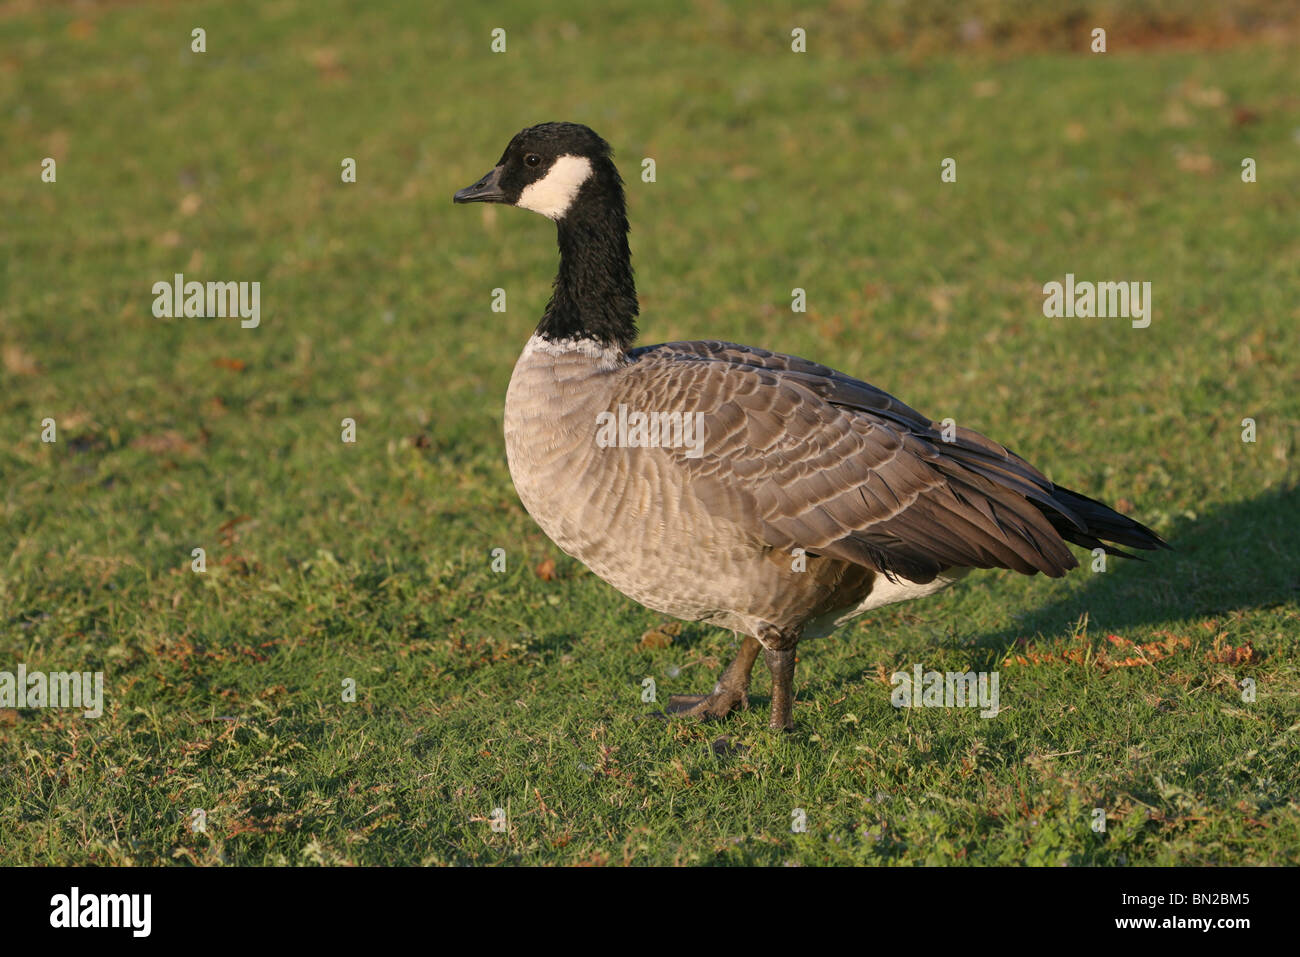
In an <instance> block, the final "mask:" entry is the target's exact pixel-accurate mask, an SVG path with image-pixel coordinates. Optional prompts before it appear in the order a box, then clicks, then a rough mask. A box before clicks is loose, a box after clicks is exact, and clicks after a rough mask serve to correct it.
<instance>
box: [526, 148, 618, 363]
mask: <svg viewBox="0 0 1300 957" xmlns="http://www.w3.org/2000/svg"><path fill="white" fill-rule="evenodd" d="M610 169H611V171H612V169H613V167H612V166H611V167H610ZM627 231H628V225H627V211H626V208H625V206H624V202H623V188H622V184H621V183H619V182H618V173H617V172H614V173H613V177H612V180H611V179H607V177H606V176H604V175H600V174H597V176H596V177H594V178H593V179H592V180H591V181H589V182H587V183H586V184H584V185H583V187H582V191H581V192H580V193H579V195H578V196H577V198H576V199H575V200H574V202H573V205H572V206H571V207H570V208H569V211H568V213H567V214H565V216H564V218H563V219H561V220H560V221H559V225H558V233H559V235H558V241H559V246H560V270H559V272H558V273H557V274H556V276H555V292H554V294H553V295H552V296H551V301H550V302H549V303H547V305H546V312H545V313H544V314H543V315H542V321H541V322H540V323H539V324H538V326H537V333H538V335H540V336H542V337H543V338H545V339H551V340H560V339H592V340H594V341H596V342H597V343H599V344H600V345H602V346H607V347H608V346H614V347H617V348H619V349H622V350H624V351H626V350H627V349H629V348H630V347H631V345H632V343H633V342H634V341H636V315H637V312H638V309H637V302H636V283H635V282H633V280H632V252H631V250H630V249H629V248H628V244H627Z"/></svg>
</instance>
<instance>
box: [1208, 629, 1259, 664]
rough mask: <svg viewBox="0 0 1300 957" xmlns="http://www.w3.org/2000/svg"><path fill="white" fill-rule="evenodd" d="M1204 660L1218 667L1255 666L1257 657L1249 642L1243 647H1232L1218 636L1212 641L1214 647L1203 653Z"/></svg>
mask: <svg viewBox="0 0 1300 957" xmlns="http://www.w3.org/2000/svg"><path fill="white" fill-rule="evenodd" d="M1205 660H1206V661H1212V662H1214V663H1215V664H1220V665H1257V664H1259V655H1258V654H1257V653H1256V652H1255V647H1254V646H1253V645H1252V644H1251V643H1250V642H1249V641H1248V642H1246V643H1245V644H1244V645H1239V646H1233V645H1231V644H1229V643H1227V642H1225V641H1224V640H1223V636H1222V635H1220V636H1219V637H1218V638H1215V639H1214V647H1213V648H1211V649H1210V650H1209V651H1207V652H1206V653H1205Z"/></svg>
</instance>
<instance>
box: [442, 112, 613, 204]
mask: <svg viewBox="0 0 1300 957" xmlns="http://www.w3.org/2000/svg"><path fill="white" fill-rule="evenodd" d="M611 190H613V191H616V193H617V197H618V200H619V205H620V206H621V200H622V183H621V181H620V180H619V176H618V171H617V170H616V169H615V168H614V164H613V161H612V160H611V159H610V148H609V144H608V143H606V142H605V141H604V140H602V139H601V138H600V137H599V136H597V135H596V134H595V133H594V132H593V131H592V130H591V129H590V128H588V127H586V126H583V125H582V124H581V123H542V124H540V125H538V126H530V127H528V129H526V130H521V131H520V132H519V133H516V134H515V137H514V139H512V140H511V141H510V145H509V146H507V147H506V151H505V152H504V153H502V154H501V159H500V160H499V161H498V162H497V165H496V167H495V168H493V169H492V171H491V172H489V173H488V174H487V175H486V176H484V177H483V178H482V179H480V180H479V181H478V182H477V183H475V184H474V185H473V186H467V187H466V188H465V189H462V190H460V191H459V192H458V193H456V195H455V196H454V197H452V198H453V200H454V201H455V202H457V203H506V204H508V205H510V206H518V207H520V208H521V209H530V210H532V211H533V212H535V213H541V214H542V215H543V216H546V217H547V218H549V219H554V220H557V221H558V220H562V219H564V217H565V215H566V214H567V213H568V212H569V210H570V209H572V208H573V206H574V204H575V203H576V202H577V201H578V198H579V195H580V194H581V195H586V194H592V193H595V192H597V191H611Z"/></svg>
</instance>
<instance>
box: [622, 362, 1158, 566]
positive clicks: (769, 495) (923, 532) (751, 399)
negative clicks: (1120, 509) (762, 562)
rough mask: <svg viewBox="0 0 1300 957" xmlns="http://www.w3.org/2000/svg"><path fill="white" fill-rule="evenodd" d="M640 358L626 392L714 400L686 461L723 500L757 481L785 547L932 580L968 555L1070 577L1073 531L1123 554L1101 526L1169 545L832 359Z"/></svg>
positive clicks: (704, 405) (749, 491)
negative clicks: (943, 430) (837, 367)
mask: <svg viewBox="0 0 1300 957" xmlns="http://www.w3.org/2000/svg"><path fill="white" fill-rule="evenodd" d="M630 358H631V360H632V362H633V363H634V367H633V369H630V370H629V371H630V372H632V371H634V373H635V374H633V375H629V376H628V378H627V382H628V392H629V394H628V395H625V396H623V397H622V399H621V401H625V402H628V404H629V407H635V408H642V409H650V408H658V409H666V410H673V409H677V410H682V411H701V412H703V413H704V416H705V424H706V433H705V434H706V436H707V443H706V445H705V455H704V457H703V458H702V459H686V458H683V459H681V460H680V461H681V464H682V465H683V466H684V467H686V468H687V469H688V470H690V471H691V472H692V475H693V478H694V479H695V481H696V483H697V484H698V485H702V486H706V487H705V488H700V489H699V492H701V493H703V494H704V495H705V496H706V498H708V497H710V495H712V496H713V497H715V498H716V499H717V501H718V502H719V504H720V506H721V505H723V504H728V503H729V504H731V505H735V503H736V500H735V498H734V496H735V493H736V492H737V491H738V490H739V491H741V492H742V493H743V495H742V499H743V500H745V501H749V502H751V503H752V505H753V507H754V509H755V511H756V513H757V517H758V518H759V519H760V520H761V522H762V524H763V528H764V529H765V532H764V535H765V538H766V539H768V541H769V543H770V544H772V545H774V546H778V547H794V546H800V547H803V548H805V549H807V550H809V551H811V552H814V553H816V554H823V555H829V556H832V557H837V558H840V559H842V560H845V561H850V562H853V563H854V564H860V565H866V566H868V567H872V568H876V569H879V570H881V571H884V572H886V573H887V574H889V575H891V576H892V575H901V576H903V577H905V578H909V579H912V580H914V581H929V580H931V579H932V578H933V577H934V576H935V575H936V574H938V573H939V572H940V571H942V570H944V569H947V568H958V567H961V568H964V567H974V568H1011V569H1014V570H1016V571H1020V572H1024V573H1026V574H1032V573H1034V572H1035V571H1041V572H1044V573H1045V574H1047V575H1050V576H1053V577H1056V576H1059V575H1062V574H1064V573H1065V572H1066V571H1067V570H1068V569H1070V568H1073V567H1075V565H1077V561H1076V560H1075V558H1074V556H1073V554H1072V553H1071V552H1070V550H1069V549H1068V548H1067V547H1066V546H1065V543H1064V541H1063V540H1062V539H1063V538H1064V539H1067V540H1069V541H1073V542H1075V543H1076V544H1081V545H1084V546H1086V547H1097V546H1099V545H1100V546H1101V547H1106V548H1107V550H1108V551H1114V552H1118V550H1113V549H1110V548H1109V546H1105V545H1104V544H1103V543H1101V542H1100V541H1098V540H1097V536H1103V537H1107V538H1109V539H1110V540H1112V541H1116V542H1119V543H1120V544H1126V545H1130V546H1132V547H1137V548H1153V547H1158V546H1160V545H1163V542H1160V540H1159V538H1158V537H1156V536H1155V535H1154V533H1153V532H1151V531H1150V530H1149V529H1146V528H1145V527H1144V526H1141V525H1139V524H1137V523H1136V522H1132V521H1131V520H1129V519H1127V518H1124V517H1123V516H1121V515H1119V514H1118V513H1115V512H1113V511H1111V510H1110V509H1109V508H1107V507H1106V506H1105V505H1102V504H1101V503H1100V502H1096V501H1094V500H1093V499H1089V498H1086V497H1085V496H1081V495H1078V494H1077V493H1073V492H1069V491H1068V490H1066V489H1061V488H1058V487H1057V486H1055V485H1053V484H1052V483H1051V482H1050V481H1049V480H1048V479H1047V478H1046V477H1045V476H1044V475H1042V473H1040V472H1038V471H1037V470H1036V469H1034V468H1033V467H1032V466H1030V465H1029V464H1028V463H1026V462H1025V461H1024V460H1023V459H1020V458H1018V457H1017V456H1015V455H1013V454H1012V453H1010V452H1008V451H1007V450H1006V449H1004V448H1003V447H1002V446H1000V445H997V444H996V443H994V442H992V441H990V440H989V439H987V438H985V437H984V436H982V435H980V434H979V433H977V432H972V431H970V430H969V429H958V430H957V434H956V436H955V440H954V441H953V442H943V440H942V438H941V437H940V434H939V432H938V431H937V430H936V429H935V427H934V424H933V423H931V422H930V420H928V419H926V418H925V417H924V416H922V415H921V414H920V413H918V412H916V411H915V410H914V409H911V408H909V407H908V406H906V405H904V404H903V403H901V402H899V401H898V400H897V399H894V398H893V397H892V396H890V395H888V394H887V393H884V392H882V391H880V390H879V389H876V388H875V387H873V386H870V385H868V384H867V383H864V382H860V381H858V380H856V379H852V378H850V377H848V376H845V375H843V374H842V373H838V372H835V371H834V370H831V369H829V368H827V367H825V366H820V365H818V364H816V363H813V362H809V361H807V360H804V359H798V358H795V357H792V356H783V355H780V354H777V353H770V352H767V351H765V350H760V349H750V348H747V347H743V346H736V345H732V344H730V343H721V342H682V343H668V344H665V345H661V346H649V347H645V348H642V349H637V350H633V352H632V353H630ZM710 484H717V485H720V486H725V490H724V488H723V487H718V488H715V489H713V490H712V491H711V492H710V490H709V489H708V488H707V486H709V485H710ZM737 486H739V489H738V488H737ZM1118 553H1119V554H1124V553H1122V552H1118Z"/></svg>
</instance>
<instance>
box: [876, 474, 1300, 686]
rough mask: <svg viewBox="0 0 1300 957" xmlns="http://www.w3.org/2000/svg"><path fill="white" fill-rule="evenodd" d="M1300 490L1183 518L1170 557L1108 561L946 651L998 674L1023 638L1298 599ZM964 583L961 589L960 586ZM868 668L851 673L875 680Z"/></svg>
mask: <svg viewBox="0 0 1300 957" xmlns="http://www.w3.org/2000/svg"><path fill="white" fill-rule="evenodd" d="M1298 528H1300V487H1297V486H1295V485H1292V486H1289V487H1285V488H1282V489H1278V490H1274V491H1270V492H1267V493H1265V494H1263V495H1260V496H1258V497H1256V498H1253V499H1250V500H1249V501H1244V502H1236V503H1232V504H1229V505H1224V506H1222V507H1219V508H1215V509H1212V510H1210V511H1207V512H1205V513H1204V514H1200V515H1197V516H1196V518H1190V517H1189V518H1184V519H1181V520H1180V521H1179V522H1178V524H1177V525H1176V526H1175V527H1174V528H1173V529H1166V530H1165V531H1167V533H1168V534H1167V538H1168V541H1169V544H1170V545H1171V546H1173V550H1172V551H1164V550H1160V551H1155V552H1143V553H1141V555H1142V558H1144V559H1145V561H1143V562H1141V563H1137V562H1132V561H1128V560H1125V559H1123V558H1108V559H1107V562H1108V564H1107V571H1106V572H1104V573H1091V572H1090V571H1089V566H1090V558H1089V556H1087V555H1082V554H1081V555H1080V556H1079V557H1080V565H1081V567H1080V568H1079V569H1076V570H1075V571H1074V572H1072V573H1071V574H1073V575H1086V576H1088V578H1089V579H1090V580H1089V582H1088V584H1087V585H1086V586H1085V587H1083V588H1081V589H1076V590H1074V591H1072V592H1071V593H1070V594H1068V595H1066V596H1064V597H1062V598H1060V599H1058V600H1056V601H1053V602H1050V603H1048V604H1045V605H1042V606H1041V607H1038V608H1035V609H1033V610H1032V611H1030V612H1028V613H1027V614H1025V615H1022V616H1019V617H1018V618H1017V619H1016V620H1015V621H1014V622H1011V621H1008V624H1007V625H1006V626H1005V627H1003V628H1000V629H998V630H997V631H994V632H985V633H983V634H978V635H976V636H974V637H975V642H974V646H973V647H972V646H971V644H970V637H972V636H969V635H967V636H965V639H964V640H963V639H962V638H961V637H960V636H958V637H955V638H954V639H953V640H951V641H948V642H941V643H940V647H946V648H951V650H954V651H956V650H963V649H964V650H965V651H966V653H967V654H968V655H969V657H970V658H971V667H972V668H974V669H975V670H977V671H978V670H989V669H994V668H996V667H997V665H998V664H999V663H1000V662H1001V661H1002V659H1003V657H1004V655H1005V654H1006V652H1007V650H1008V649H1009V648H1010V647H1011V646H1012V645H1013V644H1015V643H1016V642H1017V641H1019V640H1021V639H1030V640H1032V639H1033V638H1034V637H1035V636H1038V635H1047V636H1053V635H1061V634H1062V633H1064V632H1066V631H1068V630H1069V629H1071V628H1073V627H1074V626H1075V624H1076V623H1077V622H1079V621H1080V620H1081V619H1084V618H1085V617H1086V620H1087V624H1088V628H1089V629H1090V630H1092V631H1094V633H1095V632H1099V631H1103V630H1104V632H1113V633H1116V634H1121V635H1123V634H1124V632H1125V631H1131V630H1133V629H1138V628H1143V627H1148V626H1154V625H1164V624H1167V623H1170V622H1178V621H1184V620H1186V619H1190V618H1201V617H1217V616H1220V615H1228V614H1231V613H1234V612H1239V611H1245V610H1249V609H1257V608H1268V607H1271V606H1274V605H1279V604H1281V603H1283V602H1286V601H1294V600H1295V599H1296V598H1297V596H1300V534H1297V532H1296V529H1298ZM958 587H960V586H958ZM874 671H875V669H874V667H864V668H863V669H861V671H860V672H859V673H858V674H857V675H855V676H854V680H862V679H864V678H866V677H867V676H869V675H871V674H874Z"/></svg>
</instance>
